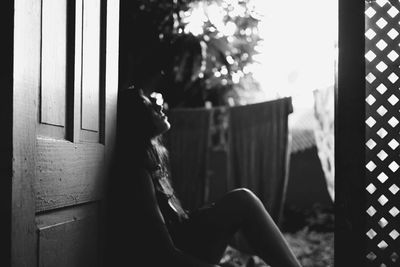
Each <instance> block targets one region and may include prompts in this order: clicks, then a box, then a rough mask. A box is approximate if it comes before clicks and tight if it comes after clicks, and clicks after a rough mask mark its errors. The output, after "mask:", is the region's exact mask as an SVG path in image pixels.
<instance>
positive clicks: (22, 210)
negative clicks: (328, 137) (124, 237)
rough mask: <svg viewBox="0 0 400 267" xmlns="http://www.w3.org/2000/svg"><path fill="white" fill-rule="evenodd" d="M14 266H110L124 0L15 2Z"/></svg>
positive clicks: (18, 0) (31, 0)
mask: <svg viewBox="0 0 400 267" xmlns="http://www.w3.org/2000/svg"><path fill="white" fill-rule="evenodd" d="M14 25H15V27H14V90H13V179H12V235H11V238H12V241H11V242H12V248H11V253H12V256H11V257H12V258H11V262H12V266H56V267H63V266H71V267H78V266H85V267H88V266H101V257H100V255H101V253H100V251H101V245H100V244H101V242H100V241H101V240H100V239H101V235H100V230H101V222H102V219H101V217H100V211H101V200H102V198H103V196H104V189H105V188H104V184H105V183H104V182H105V179H107V166H108V162H109V157H110V155H111V152H112V149H113V142H114V141H113V138H114V134H113V133H114V131H115V122H116V102H117V86H118V78H117V77H118V32H119V1H118V0H108V1H107V0H15V13H14Z"/></svg>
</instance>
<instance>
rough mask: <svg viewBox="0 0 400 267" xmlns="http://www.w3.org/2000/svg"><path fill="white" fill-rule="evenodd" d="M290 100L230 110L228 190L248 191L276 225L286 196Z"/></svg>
mask: <svg viewBox="0 0 400 267" xmlns="http://www.w3.org/2000/svg"><path fill="white" fill-rule="evenodd" d="M292 110H293V109H292V102H291V98H282V99H278V100H273V101H268V102H262V103H257V104H252V105H246V106H237V107H232V108H231V109H230V122H229V150H230V152H229V156H230V160H229V163H230V168H229V171H230V173H229V175H228V179H229V181H228V187H229V189H233V188H237V187H247V188H249V189H251V190H252V191H253V192H254V193H255V194H256V195H257V196H258V197H259V198H260V199H261V201H262V202H263V203H264V205H265V207H266V208H267V210H268V211H269V212H270V214H271V216H272V218H274V219H275V220H276V221H277V222H278V221H279V220H280V218H281V212H282V208H283V203H284V197H285V193H286V185H287V180H288V164H289V147H288V136H289V135H288V115H289V114H290V113H291V112H292Z"/></svg>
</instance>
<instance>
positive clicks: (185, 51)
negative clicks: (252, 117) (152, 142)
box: [128, 0, 260, 108]
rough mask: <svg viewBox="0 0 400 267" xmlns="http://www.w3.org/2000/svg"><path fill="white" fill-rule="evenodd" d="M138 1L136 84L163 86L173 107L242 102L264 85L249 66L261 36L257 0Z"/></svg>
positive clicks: (133, 10) (133, 45)
mask: <svg viewBox="0 0 400 267" xmlns="http://www.w3.org/2000/svg"><path fill="white" fill-rule="evenodd" d="M133 2H135V3H132V4H131V5H130V10H129V12H130V15H131V20H130V21H129V25H128V28H129V31H130V32H131V33H132V35H133V37H132V38H131V42H130V43H129V49H130V50H131V54H132V60H131V69H130V73H131V76H132V77H131V78H132V83H133V84H136V85H138V86H141V87H148V88H151V90H157V91H160V92H162V93H163V94H164V98H165V100H166V101H167V103H168V104H169V105H170V107H171V108H173V107H200V106H204V104H205V102H206V101H209V102H211V103H212V104H213V105H214V106H218V105H226V104H227V102H228V99H230V101H231V102H232V101H233V102H236V103H237V102H239V101H240V94H241V92H242V91H249V90H257V89H258V87H257V83H256V82H255V81H254V79H252V77H251V73H249V72H248V71H247V70H246V67H247V66H248V65H249V64H251V63H253V61H254V58H253V56H254V55H255V54H257V51H256V47H257V43H258V42H259V40H260V37H259V36H258V31H257V26H258V22H259V17H258V14H257V13H256V11H255V10H254V8H253V7H252V5H251V0H214V1H198V0H163V1H156V0H139V1H133ZM196 27H197V28H196Z"/></svg>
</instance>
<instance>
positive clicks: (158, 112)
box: [143, 93, 171, 136]
mask: <svg viewBox="0 0 400 267" xmlns="http://www.w3.org/2000/svg"><path fill="white" fill-rule="evenodd" d="M143 99H144V103H145V105H146V106H147V107H148V108H149V110H150V115H151V118H152V119H153V126H154V133H153V136H158V135H160V134H163V133H164V132H166V131H168V130H169V128H171V125H170V123H169V122H168V117H167V116H166V115H165V114H164V112H163V99H162V95H161V94H159V93H152V94H151V95H150V97H147V96H143Z"/></svg>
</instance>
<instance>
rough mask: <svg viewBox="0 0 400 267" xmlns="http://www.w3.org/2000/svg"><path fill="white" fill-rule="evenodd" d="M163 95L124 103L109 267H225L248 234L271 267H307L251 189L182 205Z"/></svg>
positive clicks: (131, 96) (133, 96)
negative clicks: (226, 257)
mask: <svg viewBox="0 0 400 267" xmlns="http://www.w3.org/2000/svg"><path fill="white" fill-rule="evenodd" d="M157 95H158V96H160V95H159V94H152V95H151V96H149V97H148V96H146V95H145V94H144V93H143V91H141V90H138V89H135V88H133V87H131V88H129V89H128V90H126V91H123V92H121V95H120V98H119V110H118V114H119V115H118V130H117V157H116V159H117V162H116V165H115V166H116V170H117V172H118V174H117V175H116V177H115V178H114V179H113V182H112V184H111V185H110V187H109V188H110V195H109V196H110V202H109V203H111V206H110V207H111V208H110V215H109V218H110V219H111V221H112V222H111V223H110V224H109V226H111V227H110V228H109V229H111V230H110V231H109V233H110V240H108V241H109V244H112V248H111V249H110V250H109V252H110V254H109V255H112V256H111V257H110V258H111V259H109V264H111V265H112V266H120V265H121V264H122V262H124V263H123V265H124V266H127V265H128V266H149V267H151V266H174V267H180V266H185V267H187V266H193V267H197V266H198V267H212V266H213V267H215V266H220V265H218V264H219V261H220V259H221V257H222V255H223V253H224V251H225V249H226V247H227V245H228V243H229V241H230V240H231V239H232V237H233V235H234V234H235V233H236V232H238V231H241V233H243V236H244V237H245V239H246V241H247V243H248V244H249V245H250V246H251V247H252V249H253V250H254V252H255V253H256V254H257V255H258V256H259V257H261V258H262V259H263V260H264V261H265V262H266V263H268V264H269V265H271V266H273V267H299V266H300V264H299V263H298V261H297V259H296V257H295V256H294V254H293V253H292V252H291V250H290V248H289V247H288V245H287V243H286V241H285V239H284V238H283V236H282V234H281V232H280V231H279V229H278V227H277V226H276V225H275V223H274V222H273V220H272V219H271V217H270V215H269V214H268V212H267V211H266V210H265V208H264V206H263V204H262V203H261V201H260V200H259V199H258V198H257V197H256V196H255V195H254V194H253V193H252V192H251V191H249V190H247V189H236V190H233V191H231V192H229V193H227V194H226V195H224V196H223V197H222V198H221V199H220V200H218V201H216V202H215V203H213V204H211V205H210V206H208V207H203V208H200V209H198V210H196V211H192V212H187V211H186V210H184V209H183V208H182V206H181V204H180V202H179V200H178V199H177V197H176V195H175V193H174V190H173V188H172V186H171V184H170V180H169V177H168V175H169V171H168V154H167V151H166V149H165V147H164V146H163V145H162V143H161V135H162V134H163V133H165V132H166V131H168V129H169V128H170V124H169V122H168V119H167V117H166V115H165V114H164V113H163V107H162V102H161V99H160V98H156V97H155V96H157ZM120 244H126V245H120ZM112 252H113V253H112ZM127 261H131V265H129V263H128V264H127ZM139 262H140V263H139ZM135 263H137V264H136V265H135Z"/></svg>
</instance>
